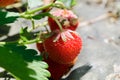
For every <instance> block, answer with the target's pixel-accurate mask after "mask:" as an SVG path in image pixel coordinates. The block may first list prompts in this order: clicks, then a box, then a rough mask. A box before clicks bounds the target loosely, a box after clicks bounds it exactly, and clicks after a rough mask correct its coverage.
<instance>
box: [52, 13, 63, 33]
mask: <svg viewBox="0 0 120 80" xmlns="http://www.w3.org/2000/svg"><path fill="white" fill-rule="evenodd" d="M50 17H51V18H53V19H54V20H55V22H56V23H57V25H58V26H59V28H60V31H61V32H62V31H63V28H62V25H61V24H60V22H59V21H58V19H56V17H55V16H53V15H50Z"/></svg>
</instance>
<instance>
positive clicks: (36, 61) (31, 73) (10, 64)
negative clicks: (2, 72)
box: [0, 44, 50, 80]
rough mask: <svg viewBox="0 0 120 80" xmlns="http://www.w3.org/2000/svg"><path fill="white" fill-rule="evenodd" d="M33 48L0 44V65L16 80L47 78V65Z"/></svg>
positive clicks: (41, 79) (46, 79) (42, 79)
mask: <svg viewBox="0 0 120 80" xmlns="http://www.w3.org/2000/svg"><path fill="white" fill-rule="evenodd" d="M41 60H42V57H41V56H39V55H38V54H37V52H36V51H35V50H33V49H26V47H25V46H19V45H17V44H6V45H0V66H1V67H3V68H4V69H6V70H7V71H9V72H10V73H11V74H12V75H13V76H14V77H15V78H16V80H48V77H50V73H49V72H48V71H47V70H46V68H48V65H47V64H46V63H45V62H43V61H41Z"/></svg>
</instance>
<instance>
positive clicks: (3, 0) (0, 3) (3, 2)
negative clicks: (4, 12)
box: [0, 0, 17, 7]
mask: <svg viewBox="0 0 120 80" xmlns="http://www.w3.org/2000/svg"><path fill="white" fill-rule="evenodd" d="M16 1H17V0H0V7H5V6H8V5H10V4H13V3H14V2H16Z"/></svg>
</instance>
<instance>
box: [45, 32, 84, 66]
mask: <svg viewBox="0 0 120 80" xmlns="http://www.w3.org/2000/svg"><path fill="white" fill-rule="evenodd" d="M43 45H44V48H45V51H46V52H48V56H49V58H50V59H51V60H53V61H54V62H57V63H60V64H71V63H72V61H73V60H74V59H75V58H76V57H77V56H78V54H79V53H80V51H81V48H82V40H81V38H80V36H79V35H78V34H76V32H75V31H72V30H64V31H62V32H60V31H59V30H55V31H54V34H53V35H52V36H50V37H49V38H47V39H45V41H44V42H43Z"/></svg>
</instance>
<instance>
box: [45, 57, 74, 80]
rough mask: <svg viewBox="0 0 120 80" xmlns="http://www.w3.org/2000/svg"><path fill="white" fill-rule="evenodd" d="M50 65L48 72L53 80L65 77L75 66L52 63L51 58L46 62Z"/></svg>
mask: <svg viewBox="0 0 120 80" xmlns="http://www.w3.org/2000/svg"><path fill="white" fill-rule="evenodd" d="M44 61H45V62H46V63H47V64H48V65H49V67H48V71H49V72H50V73H51V79H52V80H60V79H61V77H62V76H63V75H65V74H66V73H67V72H68V71H69V70H70V69H71V67H72V66H73V64H71V65H69V64H59V63H57V62H54V61H52V60H51V59H50V58H47V59H46V60H44Z"/></svg>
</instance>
